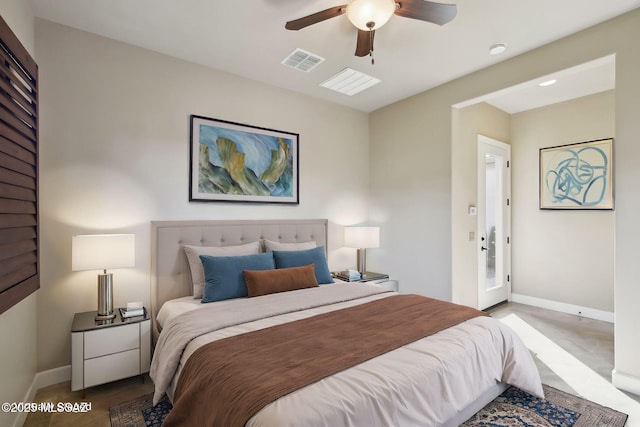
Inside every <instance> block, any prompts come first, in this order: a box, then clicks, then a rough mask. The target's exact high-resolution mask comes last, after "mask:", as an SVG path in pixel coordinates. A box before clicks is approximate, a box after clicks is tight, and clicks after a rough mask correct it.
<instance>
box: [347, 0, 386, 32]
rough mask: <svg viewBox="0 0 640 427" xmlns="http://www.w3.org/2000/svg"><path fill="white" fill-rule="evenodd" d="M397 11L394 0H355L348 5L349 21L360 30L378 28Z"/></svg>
mask: <svg viewBox="0 0 640 427" xmlns="http://www.w3.org/2000/svg"><path fill="white" fill-rule="evenodd" d="M395 11H396V2H395V1H394V0H353V1H352V2H351V3H349V4H348V5H347V10H346V15H347V18H348V19H349V21H351V23H352V24H353V25H355V26H356V27H357V28H359V29H360V30H364V31H370V30H377V29H378V28H380V27H382V26H383V25H384V24H386V23H387V21H388V20H389V18H391V15H393V14H394V12H395Z"/></svg>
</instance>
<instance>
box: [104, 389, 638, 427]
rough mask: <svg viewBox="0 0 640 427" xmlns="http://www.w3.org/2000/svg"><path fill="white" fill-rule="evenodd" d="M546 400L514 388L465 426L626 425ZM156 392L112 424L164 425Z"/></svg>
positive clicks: (164, 403) (563, 400)
mask: <svg viewBox="0 0 640 427" xmlns="http://www.w3.org/2000/svg"><path fill="white" fill-rule="evenodd" d="M543 387H544V393H545V397H546V399H538V398H536V397H534V396H531V395H530V394H528V393H525V392H524V391H522V390H520V389H518V388H516V387H510V388H508V389H507V390H505V392H504V393H502V394H501V395H500V396H498V397H497V398H495V399H494V400H493V402H491V403H489V404H488V405H487V406H485V407H484V408H483V409H481V410H480V411H479V412H478V413H477V414H475V415H474V416H473V417H471V419H469V420H468V421H467V422H465V423H464V424H463V426H465V427H480V426H483V427H485V426H486V427H514V426H522V427H546V426H550V427H596V426H597V427H622V426H624V424H625V422H626V421H627V415H626V414H623V413H622V412H618V411H615V410H613V409H610V408H606V407H604V406H601V405H598V404H597V403H594V402H590V401H588V400H585V399H582V398H580V397H577V396H574V395H572V394H569V393H565V392H563V391H560V390H557V389H555V388H553V387H549V386H547V385H543ZM152 401H153V395H152V394H149V395H147V396H142V397H140V398H138V399H135V400H132V401H129V402H125V403H122V404H120V405H118V406H114V407H112V408H111V409H109V416H110V417H111V427H144V426H146V427H160V426H161V425H162V421H163V420H164V417H166V416H167V414H168V413H169V411H170V410H171V403H170V402H169V400H168V399H167V397H166V396H165V397H164V398H163V399H162V400H161V401H160V403H158V405H156V406H155V407H153V406H152Z"/></svg>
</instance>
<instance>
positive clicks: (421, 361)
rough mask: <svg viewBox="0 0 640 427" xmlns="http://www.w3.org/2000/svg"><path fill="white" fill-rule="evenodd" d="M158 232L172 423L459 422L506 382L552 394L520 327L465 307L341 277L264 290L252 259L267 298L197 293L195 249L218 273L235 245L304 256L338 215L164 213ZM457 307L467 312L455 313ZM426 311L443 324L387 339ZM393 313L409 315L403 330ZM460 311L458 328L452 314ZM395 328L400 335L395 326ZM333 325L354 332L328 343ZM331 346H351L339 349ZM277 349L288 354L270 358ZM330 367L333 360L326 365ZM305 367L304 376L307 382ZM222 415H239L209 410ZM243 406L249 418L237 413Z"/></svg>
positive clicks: (161, 345)
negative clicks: (180, 216) (179, 217)
mask: <svg viewBox="0 0 640 427" xmlns="http://www.w3.org/2000/svg"><path fill="white" fill-rule="evenodd" d="M151 228H152V230H151V241H152V247H151V253H152V257H151V262H152V295H151V299H152V305H151V311H152V321H153V337H154V345H155V350H154V356H153V361H152V367H151V372H150V375H151V377H152V379H153V381H154V384H155V388H156V389H155V395H154V402H157V401H158V400H159V399H160V398H161V397H162V396H163V395H164V394H165V393H166V394H167V396H168V397H169V399H170V400H171V401H172V402H173V403H174V409H172V411H171V413H170V414H169V416H168V417H167V425H184V424H185V423H191V424H192V425H197V424H201V423H204V422H206V423H207V424H210V425H211V424H213V425H225V426H226V425H232V424H233V425H246V426H249V427H254V426H300V425H304V426H332V427H334V426H376V425H379V426H389V425H395V426H414V425H415V426H418V425H419V426H429V425H433V426H457V425H460V424H461V423H462V422H463V421H465V420H466V419H468V418H469V417H471V416H472V415H473V414H474V413H475V412H477V411H478V410H479V409H480V408H482V407H483V406H484V405H486V404H487V403H488V402H489V401H491V400H492V399H494V398H495V397H496V396H497V395H499V394H500V393H501V392H502V391H503V390H504V389H505V388H506V387H507V386H508V384H512V385H515V386H517V387H519V388H521V389H523V390H525V391H528V392H529V393H532V394H534V395H538V396H542V387H541V384H540V378H539V375H538V372H537V369H536V367H535V364H534V362H533V360H532V358H531V355H530V354H529V352H528V350H527V349H526V347H525V346H524V345H523V344H522V342H521V341H520V340H519V338H518V337H517V335H516V334H515V333H514V332H513V331H511V330H510V329H509V328H508V327H506V326H505V325H503V324H502V323H501V322H499V321H496V320H494V319H491V318H490V317H488V316H483V315H482V314H480V315H478V313H473V312H475V310H471V309H468V308H465V307H461V306H455V305H451V304H449V303H445V302H440V301H437V300H433V301H427V300H429V299H428V298H425V297H420V296H410V295H398V294H397V293H396V292H390V291H388V290H385V289H382V288H379V287H376V286H374V285H368V284H353V283H350V284H349V283H341V282H339V281H336V282H335V283H332V284H322V285H320V286H317V285H316V286H311V285H310V286H309V287H301V288H299V289H297V288H296V289H293V290H288V291H286V292H266V293H264V294H261V293H260V289H263V288H260V287H256V286H257V285H255V284H259V285H260V286H263V285H262V283H263V281H262V277H263V276H260V274H261V273H260V272H254V271H253V269H249V270H251V271H250V272H249V273H250V274H251V275H250V276H244V277H245V278H246V284H247V287H248V288H249V294H250V295H251V292H253V293H254V295H255V296H253V295H251V297H249V298H247V297H239V298H225V299H222V300H219V301H218V300H216V301H213V302H210V303H207V304H203V303H201V300H200V299H196V298H194V296H193V295H194V292H196V294H197V293H198V292H199V290H197V289H195V288H194V284H193V283H192V282H193V280H192V279H195V277H192V274H191V273H192V272H191V267H190V261H192V262H193V258H188V257H187V253H188V251H187V250H185V247H187V248H189V247H190V248H194V249H195V250H196V251H200V250H205V249H206V250H210V251H212V253H213V254H214V256H213V257H212V258H207V257H205V258H202V262H203V263H204V271H205V274H207V273H210V272H211V269H210V268H209V267H210V266H209V264H208V263H209V262H214V261H215V262H217V263H218V264H215V265H216V268H220V265H226V264H220V262H222V261H224V262H226V258H222V257H226V256H229V257H230V258H234V259H242V262H245V261H244V259H245V258H251V257H252V255H250V256H248V257H245V256H243V255H236V254H235V253H234V250H236V249H235V248H243V250H247V248H250V249H251V250H252V251H254V250H256V249H255V248H254V247H253V245H254V244H255V242H258V243H257V244H258V245H259V246H258V249H257V250H258V252H259V253H260V254H264V251H265V245H267V246H270V247H268V248H267V249H270V250H273V251H274V252H273V256H274V257H275V256H276V255H279V256H281V257H282V259H285V260H286V259H289V258H287V257H289V255H290V254H291V257H294V256H297V254H298V253H304V254H305V256H306V254H307V253H313V254H314V256H318V252H319V251H322V252H324V251H325V248H327V243H328V242H327V228H328V222H327V220H323V219H321V220H249V221H163V222H153V223H152V227H151ZM311 242H313V244H312V245H311ZM309 245H311V246H313V247H314V248H315V249H308V248H310V247H311V246H309ZM207 248H210V249H207ZM216 248H219V249H216ZM320 248H322V249H320ZM220 251H222V252H220ZM224 251H230V252H228V253H226V252H224ZM252 253H253V252H252ZM229 254H231V255H229ZM269 254H271V253H269ZM324 255H325V262H326V253H324ZM258 258H259V259H260V260H262V259H264V258H265V256H263V255H257V256H256V257H255V259H258ZM314 260H315V259H314ZM261 262H262V261H261ZM192 265H193V264H192ZM315 265H316V264H315V263H314V264H312V265H311V267H309V266H308V265H306V266H304V267H293V268H282V269H280V270H281V271H279V272H274V273H273V274H274V275H275V274H278V275H280V276H282V274H281V273H285V270H287V271H286V273H288V274H289V275H291V274H293V273H290V271H289V270H291V271H294V270H295V274H296V275H297V274H301V275H302V274H305V275H306V276H305V277H307V278H308V276H309V275H310V274H311V276H314V274H313V273H314V272H315V277H317V276H318V274H319V273H318V271H317V270H313V269H314V268H315ZM296 268H300V269H302V268H305V269H306V270H305V271H304V272H303V271H300V272H298V270H296ZM310 269H311V270H310ZM256 270H260V269H256ZM216 271H217V270H216ZM243 271H245V270H243ZM309 271H311V273H309ZM254 274H255V276H254ZM267 274H271V272H267ZM208 277H209V276H208ZM256 277H258V278H259V280H258V279H256ZM295 277H298V276H295ZM300 277H302V276H300ZM296 280H297V279H296ZM305 280H306V279H305ZM310 280H312V279H310ZM300 281H301V282H304V280H303V279H300ZM318 282H320V280H318ZM294 288H295V286H294ZM207 289H209V290H210V289H211V288H207ZM255 289H258V293H257V294H256V291H255ZM206 292H207V291H206V290H205V295H203V298H205V299H206V298H207V297H208V296H207V294H206ZM245 292H246V290H245ZM422 304H435V305H433V306H431V305H430V306H428V307H429V308H424V307H427V306H424V307H423V306H422ZM458 308H459V310H458ZM412 310H413V311H412ZM458 311H459V312H460V313H459V315H460V316H465V317H460V319H463V320H460V319H458V318H457V317H456V316H458ZM463 312H464V313H463ZM423 313H424V316H432V317H433V316H435V318H436V319H438V320H439V321H441V322H440V323H442V325H440V326H439V327H440V328H441V330H435V329H434V331H431V332H429V333H427V332H425V331H422V330H420V331H416V332H415V333H416V334H419V335H416V337H419V338H411V337H410V336H407V337H402V339H403V340H406V339H408V340H409V342H406V343H401V342H398V343H395V344H387V343H386V342H385V343H383V344H380V343H382V341H383V340H382V338H378V336H382V335H385V332H388V334H387V335H391V336H393V337H396V336H400V335H410V334H409V332H407V333H406V334H405V330H406V331H408V330H409V329H411V328H410V325H411V324H417V325H426V324H427V323H428V322H427V321H426V320H425V321H422V320H420V321H417V319H422V317H420V316H422V315H423ZM341 316H342V317H341ZM385 316H392V317H388V318H387V317H385ZM393 316H395V318H398V317H399V318H400V319H399V320H397V323H398V324H397V325H396V326H392V324H395V323H396V320H395V319H394V318H393ZM467 316H469V317H467ZM449 317H451V322H452V323H451V324H450V326H448V324H445V323H446V322H448V321H449V320H447V319H448V318H449ZM425 319H426V317H425ZM403 322H404V323H403ZM434 323H438V322H434ZM392 327H396V328H400V329H398V331H400V332H392V331H393V330H392V329H391V328H392ZM422 327H423V326H420V328H422ZM424 328H427V329H428V328H430V326H429V327H426V326H424ZM387 329H388V331H387ZM343 330H344V331H343ZM278 331H279V332H278ZM412 333H413V332H412ZM269 334H280V335H269ZM305 334H306V335H305ZM322 334H325V335H327V336H330V337H329V338H330V339H331V340H340V339H341V340H344V337H343V336H340V337H338V336H337V335H341V334H342V335H346V336H349V337H352V339H348V340H346V341H342V343H343V344H339V342H340V341H335V342H330V343H329V344H326V343H327V342H329V341H327V340H329V338H327V337H324V336H322V337H321V335H322ZM349 334H352V335H349ZM358 334H360V335H358ZM424 334H426V335H424ZM354 337H355V338H354ZM358 337H359V338H358ZM370 337H371V338H370ZM373 337H375V338H373ZM386 339H387V338H385V340H386ZM398 339H400V338H398ZM252 340H253V341H252ZM314 340H321V342H322V343H323V344H322V345H321V346H318V347H316V348H315V350H314V349H313V347H309V348H311V349H312V350H309V348H306V347H305V345H316V344H313V342H314ZM325 344H326V345H325ZM387 345H388V346H390V347H385V346H387ZM332 346H333V347H338V348H339V350H338V351H337V352H336V351H335V350H334V353H330V351H332V350H331V348H332ZM367 346H370V347H372V348H371V349H368V348H365V347H367ZM298 347H299V348H298ZM373 347H375V348H373ZM278 348H280V349H281V351H282V354H281V355H280V356H278V355H273V354H270V353H273V352H274V351H276V350H277V349H278ZM325 349H326V351H325ZM371 351H373V353H370V352H371ZM216 352H217V353H216ZM296 352H300V353H296ZM253 353H255V354H253ZM325 353H326V354H325ZM357 353H362V354H361V355H356V354H357ZM227 354H234V355H237V356H234V357H231V358H227V357H226V355H227ZM351 355H355V356H354V357H351ZM244 357H247V358H246V359H244ZM256 357H257V358H258V359H257V360H255V359H251V358H256ZM286 357H290V358H291V360H288V359H286ZM358 357H361V359H358ZM269 358H273V359H274V361H271V360H270V359H269ZM226 359H230V360H226ZM342 359H345V361H342ZM346 359H348V360H346ZM287 360H288V361H287ZM232 361H233V362H235V363H237V364H238V365H239V366H232V363H231V362H232ZM298 361H299V362H298ZM334 361H335V363H334ZM340 363H347V365H341V364H340ZM285 365H286V366H285ZM325 365H335V366H332V367H331V368H329V369H333V371H328V372H329V373H326V372H324V370H325V369H328V368H327V366H325ZM265 366H268V369H265V368H264V367H265ZM243 367H252V369H248V368H247V369H244V368H243ZM314 369H315V370H317V372H316V371H314ZM309 372H311V373H309ZM263 374H264V375H267V374H269V375H271V376H270V377H266V376H262V375H263ZM298 377H305V379H302V380H300V381H302V382H300V384H297V381H298V380H299V379H298ZM307 377H308V378H307ZM230 381H235V383H232V382H230ZM305 381H306V382H305ZM209 388H210V389H211V390H209ZM231 390H233V391H231ZM273 390H276V391H275V392H274V394H273V396H271V393H272V391H273ZM251 393H253V394H254V395H255V396H253V395H251ZM224 394H229V395H230V396H232V397H231V398H230V400H229V401H221V402H215V403H214V402H213V401H214V400H216V399H218V397H219V396H220V395H224ZM220 407H222V408H225V409H224V411H226V413H224V414H222V413H223V412H224V411H222V410H220V409H219V408H220ZM244 411H246V415H244V414H245V412H244ZM214 412H216V413H217V412H220V413H221V414H222V415H215V416H216V417H217V416H220V417H223V416H227V417H231V418H206V417H208V416H212V415H210V414H211V413H214ZM238 414H241V416H238V420H236V419H235V418H234V421H233V423H232V422H231V421H229V420H231V419H232V418H233V417H235V416H236V415H238ZM213 419H217V420H222V419H225V420H227V421H225V422H224V423H222V422H217V421H211V420H213Z"/></svg>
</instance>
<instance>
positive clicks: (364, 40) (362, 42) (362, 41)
mask: <svg viewBox="0 0 640 427" xmlns="http://www.w3.org/2000/svg"><path fill="white" fill-rule="evenodd" d="M375 33H376V31H375V30H373V31H365V30H358V42H357V43H356V56H367V55H369V53H370V52H371V51H372V50H373V37H374V36H375Z"/></svg>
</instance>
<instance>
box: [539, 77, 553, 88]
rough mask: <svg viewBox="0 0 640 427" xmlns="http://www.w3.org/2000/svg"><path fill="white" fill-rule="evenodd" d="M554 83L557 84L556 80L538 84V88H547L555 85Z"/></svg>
mask: <svg viewBox="0 0 640 427" xmlns="http://www.w3.org/2000/svg"><path fill="white" fill-rule="evenodd" d="M556 82H557V80H556V79H551V80H547V81H544V82H542V83H538V86H542V87H547V86H551V85H554V84H556Z"/></svg>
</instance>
